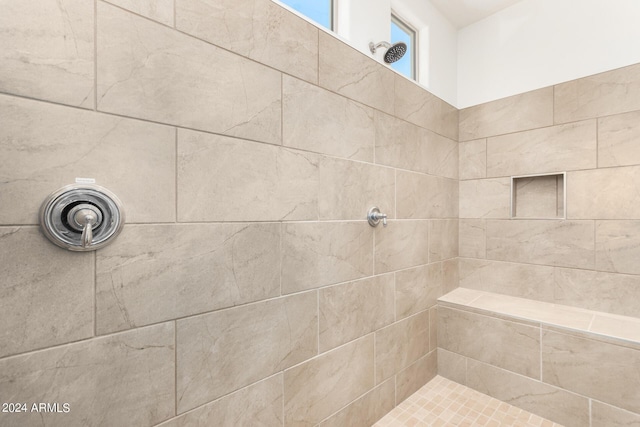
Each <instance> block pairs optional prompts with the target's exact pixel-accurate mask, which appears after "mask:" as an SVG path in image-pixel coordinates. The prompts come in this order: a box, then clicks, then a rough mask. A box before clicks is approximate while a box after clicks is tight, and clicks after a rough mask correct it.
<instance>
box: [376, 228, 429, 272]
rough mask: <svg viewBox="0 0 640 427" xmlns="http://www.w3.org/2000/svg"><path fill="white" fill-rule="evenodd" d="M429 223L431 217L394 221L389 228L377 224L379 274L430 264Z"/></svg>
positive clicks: (377, 266) (377, 269) (377, 265)
mask: <svg viewBox="0 0 640 427" xmlns="http://www.w3.org/2000/svg"><path fill="white" fill-rule="evenodd" d="M429 223H430V221H427V220H415V221H390V222H389V225H388V227H382V226H378V227H376V229H375V231H374V232H375V236H376V238H375V273H376V274H379V273H386V272H389V271H394V270H401V269H403V268H409V267H415V266H418V265H423V264H427V263H428V262H429ZM368 226H369V224H367V227H368Z"/></svg>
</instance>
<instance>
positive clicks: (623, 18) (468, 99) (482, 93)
mask: <svg viewBox="0 0 640 427" xmlns="http://www.w3.org/2000/svg"><path fill="white" fill-rule="evenodd" d="M638 62H640V1H638V0H523V1H522V2H520V3H517V4H516V5H514V6H511V7H509V8H507V9H504V10H502V11H500V12H498V13H496V14H495V15H492V16H489V17H488V18H485V19H483V20H482V21H478V22H476V23H475V24H472V25H470V26H468V27H465V28H463V29H461V30H460V31H459V33H458V99H457V102H456V104H457V105H456V106H457V107H458V108H465V107H469V106H472V105H477V104H481V103H484V102H488V101H493V100H495V99H499V98H504V97H507V96H511V95H515V94H518V93H522V92H527V91H530V90H534V89H538V88H541V87H545V86H550V85H554V84H557V83H561V82H565V81H568V80H573V79H576V78H580V77H585V76H588V75H592V74H596V73H599V72H603V71H607V70H612V69H615V68H619V67H623V66H626V65H630V64H634V63H638Z"/></svg>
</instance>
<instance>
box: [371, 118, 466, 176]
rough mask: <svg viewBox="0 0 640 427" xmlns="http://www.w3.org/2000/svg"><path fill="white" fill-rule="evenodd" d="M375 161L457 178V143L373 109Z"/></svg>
mask: <svg viewBox="0 0 640 427" xmlns="http://www.w3.org/2000/svg"><path fill="white" fill-rule="evenodd" d="M374 118H375V155H376V159H375V160H376V163H378V164H382V165H387V166H393V167H397V168H400V169H408V170H412V171H416V172H423V173H428V174H431V175H436V176H444V177H447V178H452V179H457V178H458V143H457V142H456V141H455V140H452V139H449V138H446V137H444V136H441V135H439V134H437V133H434V132H431V131H429V130H426V129H422V128H420V127H418V126H416V125H414V124H412V123H408V122H405V121H403V120H400V119H398V118H396V117H394V116H389V115H387V114H384V113H381V112H379V111H376V112H375V113H374Z"/></svg>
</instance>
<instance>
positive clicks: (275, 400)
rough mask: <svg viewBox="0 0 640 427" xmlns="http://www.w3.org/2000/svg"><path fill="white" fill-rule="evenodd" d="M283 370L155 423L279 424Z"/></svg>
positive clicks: (183, 426)
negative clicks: (175, 416)
mask: <svg viewBox="0 0 640 427" xmlns="http://www.w3.org/2000/svg"><path fill="white" fill-rule="evenodd" d="M281 425H282V374H277V375H274V376H273V377H270V378H267V379H266V380H264V381H260V382H258V383H256V384H252V385H250V386H249V387H246V388H243V389H241V390H238V391H236V392H235V393H231V394H229V395H227V396H224V397H223V398H221V399H219V400H216V401H214V402H211V403H207V404H206V405H204V406H201V407H199V408H196V409H194V410H193V411H189V412H187V413H185V414H183V415H179V416H178V417H177V418H174V419H172V420H170V421H167V422H166V423H162V424H160V425H159V426H158V427H196V426H202V427H204V426H229V427H253V426H281Z"/></svg>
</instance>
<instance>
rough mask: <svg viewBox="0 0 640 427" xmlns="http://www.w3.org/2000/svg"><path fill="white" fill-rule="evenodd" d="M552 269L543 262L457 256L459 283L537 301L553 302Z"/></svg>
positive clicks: (480, 289) (463, 285) (462, 285)
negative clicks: (533, 262) (458, 258)
mask: <svg viewBox="0 0 640 427" xmlns="http://www.w3.org/2000/svg"><path fill="white" fill-rule="evenodd" d="M553 279H554V268H553V267H549V266H546V265H531V264H519V263H511V262H502V261H493V260H480V259H465V258H462V259H460V286H461V287H463V288H470V289H476V290H479V291H486V292H495V293H498V294H504V295H511V296H514V297H520V298H529V299H534V300H539V301H546V302H553V301H554V281H553Z"/></svg>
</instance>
